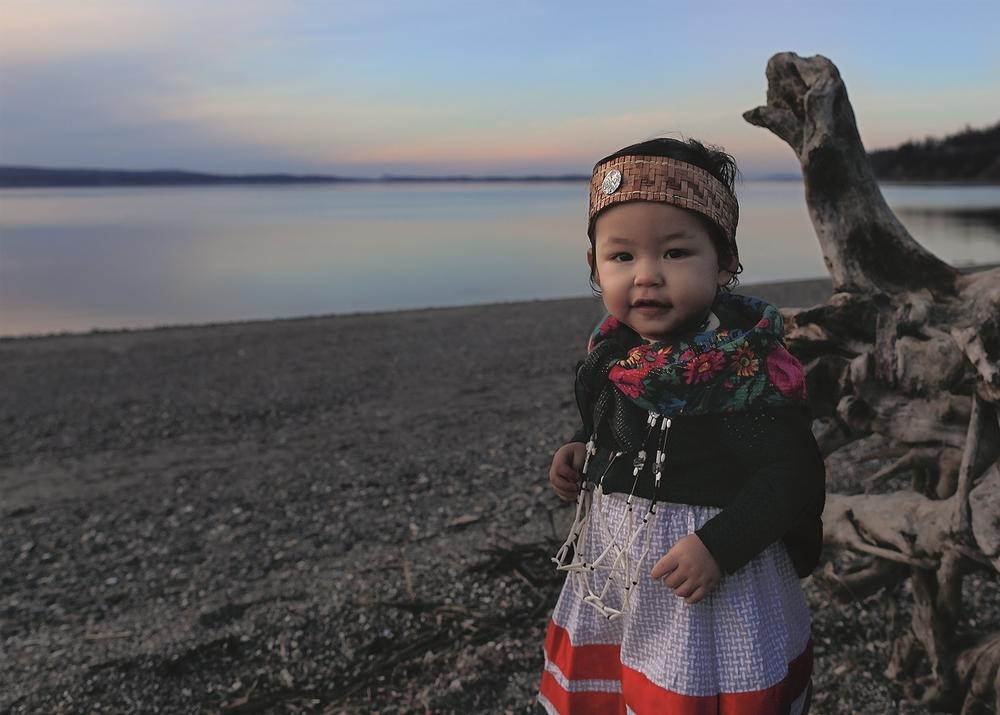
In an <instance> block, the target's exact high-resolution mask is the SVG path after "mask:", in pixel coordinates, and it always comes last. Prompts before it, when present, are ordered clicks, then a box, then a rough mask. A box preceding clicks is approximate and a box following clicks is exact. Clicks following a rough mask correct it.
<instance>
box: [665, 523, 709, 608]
mask: <svg viewBox="0 0 1000 715" xmlns="http://www.w3.org/2000/svg"><path fill="white" fill-rule="evenodd" d="M649 575H650V576H652V577H653V578H654V579H659V578H662V577H664V576H666V578H665V579H664V583H666V584H667V586H669V587H670V588H672V589H674V593H675V594H677V595H678V596H679V597H680V598H683V599H684V600H685V601H686V602H687V603H689V604H691V603H698V601H700V600H701V599H703V598H704V597H705V596H707V595H708V594H709V593H711V592H712V590H713V589H714V588H715V587H716V586H718V585H719V580H720V579H721V578H722V571H721V570H720V569H719V564H717V563H716V562H715V559H714V558H713V557H712V554H711V552H710V551H709V550H708V549H707V548H706V547H705V544H704V543H702V540H701V539H700V538H698V535H697V534H688V535H687V536H685V537H684V538H682V539H678V540H677V543H676V544H674V545H673V546H671V547H670V551H668V552H667V553H666V554H664V556H663V558H661V559H660V560H659V561H657V562H656V565H655V566H653V570H652V571H651V572H650V574H649Z"/></svg>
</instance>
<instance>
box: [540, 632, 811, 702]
mask: <svg viewBox="0 0 1000 715" xmlns="http://www.w3.org/2000/svg"><path fill="white" fill-rule="evenodd" d="M812 645H813V644H812V638H810V639H809V640H808V641H807V642H806V646H805V648H803V649H802V652H801V653H800V654H799V655H797V656H796V657H795V658H794V659H792V661H791V662H790V663H789V664H788V675H787V676H785V678H784V679H783V680H781V681H779V682H777V683H775V684H774V685H772V686H771V687H769V688H765V689H763V690H752V691H747V692H742V693H719V694H718V695H702V696H698V695H683V694H681V693H675V692H673V691H670V690H667V689H666V688H662V687H660V686H659V685H657V684H656V683H653V682H652V681H651V680H650V679H649V678H648V677H646V675H645V674H643V673H641V672H639V671H638V670H634V669H632V668H629V667H628V666H627V665H623V664H622V662H621V656H620V654H621V650H620V648H619V646H617V645H614V644H594V645H579V646H574V645H573V644H572V643H571V641H570V638H569V632H568V631H567V630H566V629H565V628H563V627H562V626H559V625H558V624H556V622H555V621H553V620H552V619H551V618H550V619H549V624H548V631H547V633H546V635H545V653H546V655H547V656H548V659H549V660H550V661H551V662H553V663H554V664H555V665H556V666H557V667H558V668H559V670H560V671H561V672H562V674H563V675H564V676H565V677H566V678H567V679H568V680H570V681H571V682H572V681H579V680H592V679H596V680H617V681H620V682H621V689H622V692H621V693H615V692H604V691H594V690H581V691H566V690H565V689H564V688H563V687H562V686H561V685H560V684H559V681H558V680H556V679H555V677H554V676H553V675H552V674H551V673H549V672H548V671H544V672H543V673H542V680H541V684H540V686H539V691H540V692H541V693H542V695H544V696H545V697H546V698H547V699H548V701H549V702H550V703H552V705H553V706H554V707H555V708H556V710H557V711H558V712H559V713H562V714H563V715H566V714H567V713H573V715H577V714H579V715H589V713H624V712H625V705H626V703H627V704H628V706H629V707H630V708H632V710H634V711H635V712H636V713H638V715H645V714H646V713H662V712H669V713H671V714H672V715H708V714H709V713H711V714H712V715H772V714H773V715H784V714H785V713H787V712H788V710H789V708H790V707H791V704H792V701H793V700H795V698H797V697H799V696H800V695H801V694H802V693H803V692H805V689H806V686H807V685H808V684H809V678H810V677H811V675H812V666H813V649H812Z"/></svg>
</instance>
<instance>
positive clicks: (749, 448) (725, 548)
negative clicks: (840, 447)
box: [695, 407, 826, 574]
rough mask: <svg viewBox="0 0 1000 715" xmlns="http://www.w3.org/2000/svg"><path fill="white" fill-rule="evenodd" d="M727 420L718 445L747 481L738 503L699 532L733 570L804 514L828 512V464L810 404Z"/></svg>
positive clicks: (742, 414) (720, 560)
mask: <svg viewBox="0 0 1000 715" xmlns="http://www.w3.org/2000/svg"><path fill="white" fill-rule="evenodd" d="M721 419H722V429H721V437H720V442H721V444H719V445H718V446H719V447H720V448H722V449H724V450H725V453H726V454H727V456H728V457H730V458H731V459H732V469H734V470H738V472H739V473H741V474H742V475H743V477H744V479H745V481H744V484H743V486H742V487H741V488H740V490H739V492H738V493H737V495H736V497H735V498H734V500H733V501H732V503H730V504H729V505H728V506H727V507H725V508H724V509H723V510H722V511H721V512H719V513H718V514H716V515H715V516H714V517H712V518H711V519H709V520H708V521H707V522H705V524H703V525H702V527H701V528H700V529H697V530H696V531H695V533H696V534H697V535H698V536H699V538H701V540H702V542H703V543H704V544H705V546H706V548H708V550H709V552H710V553H711V554H712V556H713V557H714V558H715V560H716V562H717V563H718V564H719V567H720V568H721V569H722V570H723V571H724V572H725V573H727V574H730V573H733V572H735V571H737V570H738V569H740V568H741V567H742V566H743V565H744V564H746V563H747V562H748V561H750V560H751V559H752V558H753V557H754V556H756V555H757V554H759V553H760V552H761V551H763V550H764V549H765V548H767V546H769V545H770V544H772V543H774V542H775V541H777V540H778V539H780V538H781V537H782V536H783V535H784V534H785V533H786V532H787V531H788V530H789V529H790V528H792V527H793V526H794V525H795V524H796V523H797V522H798V521H799V520H800V519H801V518H803V517H811V518H815V517H818V515H820V514H822V513H823V505H824V503H825V500H826V467H825V465H824V463H823V455H822V453H821V452H820V449H819V445H818V444H816V438H815V437H814V436H813V433H812V419H811V415H810V413H809V410H808V408H800V407H795V408H788V407H782V408H774V409H773V410H770V411H765V412H753V413H751V412H739V413H732V414H731V415H724V416H722V418H721Z"/></svg>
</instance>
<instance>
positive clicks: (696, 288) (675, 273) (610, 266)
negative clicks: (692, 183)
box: [587, 201, 737, 340]
mask: <svg viewBox="0 0 1000 715" xmlns="http://www.w3.org/2000/svg"><path fill="white" fill-rule="evenodd" d="M594 237H595V240H594V247H595V250H594V251H593V252H592V251H591V250H590V249H587V261H588V263H590V262H592V261H593V262H596V265H595V267H594V279H595V282H596V283H597V285H598V286H600V288H601V293H602V295H603V298H604V307H605V308H606V309H607V311H608V312H609V313H610V314H611V315H613V316H615V317H616V318H618V320H620V321H621V322H623V323H625V324H626V325H628V326H629V327H631V328H632V329H633V330H635V331H636V332H637V333H639V335H641V336H642V337H643V338H646V339H647V340H665V339H667V338H669V337H670V336H671V335H674V334H676V333H677V332H678V331H679V330H687V329H689V328H694V327H697V323H698V322H700V321H701V320H702V319H703V318H704V317H705V314H706V313H707V312H708V309H709V308H710V307H711V305H712V302H713V301H714V300H715V295H716V289H717V286H722V285H725V284H726V283H727V282H728V281H729V279H730V277H731V276H732V274H733V272H734V271H735V270H736V268H737V265H736V264H737V260H736V259H735V258H734V259H733V261H732V263H733V264H734V265H732V266H729V267H726V268H720V267H719V258H718V254H717V252H716V250H715V245H714V244H713V243H712V238H711V236H710V235H709V233H708V231H707V230H706V229H705V227H704V226H703V225H702V223H701V222H700V221H699V220H698V219H697V217H696V216H695V215H694V214H693V213H692V212H690V211H688V210H687V209H682V208H680V207H677V206H673V205H671V204H666V203H658V202H653V201H629V202H626V203H621V204H616V205H614V206H612V207H611V208H609V209H607V210H605V211H604V212H603V213H601V214H600V215H599V216H598V217H597V222H596V223H595V224H594ZM595 254H596V255H595ZM730 269H731V270H730Z"/></svg>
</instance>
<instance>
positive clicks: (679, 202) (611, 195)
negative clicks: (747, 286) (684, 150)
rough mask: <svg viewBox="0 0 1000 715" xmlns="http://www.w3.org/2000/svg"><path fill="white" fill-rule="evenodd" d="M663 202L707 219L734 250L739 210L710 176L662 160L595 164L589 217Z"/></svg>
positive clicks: (637, 158) (631, 159)
mask: <svg viewBox="0 0 1000 715" xmlns="http://www.w3.org/2000/svg"><path fill="white" fill-rule="evenodd" d="M635 200H643V201H664V202H666V203H668V204H673V205H675V206H680V207H681V208H685V209H691V210H692V211H697V212H698V213H700V214H702V215H704V216H706V217H708V218H709V219H710V220H711V221H713V222H714V223H715V224H717V225H718V226H719V227H720V228H721V229H722V231H723V233H725V235H726V238H727V239H728V240H729V245H730V247H731V248H732V251H733V255H735V256H738V255H739V253H738V252H737V250H736V223H737V221H738V220H739V214H740V208H739V204H738V203H737V202H736V197H735V196H733V194H732V192H731V191H730V190H729V189H728V188H727V187H726V185H725V184H723V183H722V182H721V181H719V180H718V179H717V178H715V177H714V176H712V175H711V174H710V173H708V172H707V171H705V170H704V169H702V168H701V167H699V166H695V165H693V164H689V163H687V162H686V161H678V160H677V159H671V158H670V157H664V156H628V155H626V156H619V157H615V158H614V159H609V160H608V161H606V162H603V163H601V164H598V165H597V166H596V167H595V168H594V175H593V177H591V179H590V215H589V224H588V229H589V228H590V226H591V225H593V221H594V217H595V216H596V215H597V214H598V213H599V212H600V211H602V210H603V209H605V208H607V207H608V206H611V205H613V204H617V203H621V202H623V201H635Z"/></svg>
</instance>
